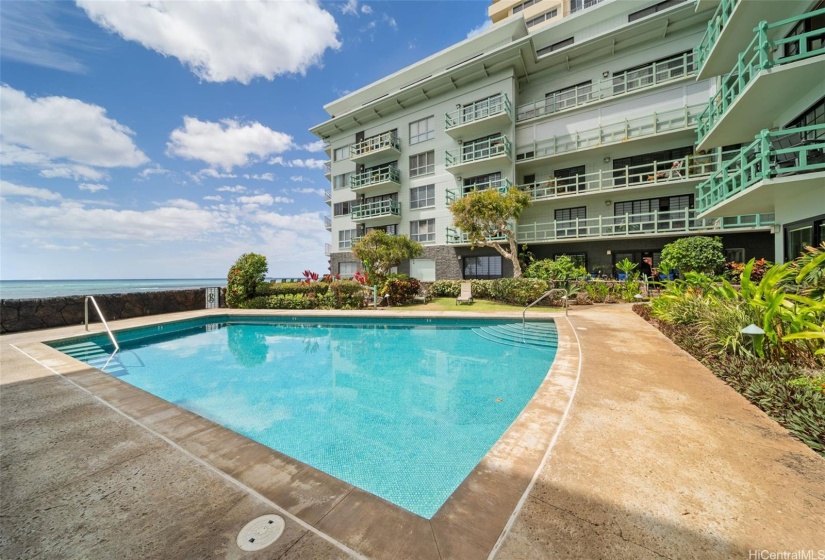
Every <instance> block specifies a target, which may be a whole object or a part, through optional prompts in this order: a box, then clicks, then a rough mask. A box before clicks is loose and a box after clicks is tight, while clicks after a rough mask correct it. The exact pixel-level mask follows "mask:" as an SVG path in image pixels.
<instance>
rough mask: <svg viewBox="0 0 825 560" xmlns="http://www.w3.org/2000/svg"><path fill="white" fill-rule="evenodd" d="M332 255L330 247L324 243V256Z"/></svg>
mask: <svg viewBox="0 0 825 560" xmlns="http://www.w3.org/2000/svg"><path fill="white" fill-rule="evenodd" d="M331 253H332V245H331V244H329V243H324V256H327V257H328V256H329V255H330V254H331Z"/></svg>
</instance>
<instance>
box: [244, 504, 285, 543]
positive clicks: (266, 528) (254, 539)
mask: <svg viewBox="0 0 825 560" xmlns="http://www.w3.org/2000/svg"><path fill="white" fill-rule="evenodd" d="M283 532H284V518H283V517H281V516H280V515H275V514H272V513H270V514H269V515H262V516H260V517H256V518H255V519H253V520H252V521H250V522H249V523H247V524H246V525H245V526H244V528H243V529H241V532H240V533H238V546H239V547H240V549H241V550H245V551H247V552H253V551H255V550H261V549H263V548H266V547H268V546H269V545H271V544H272V543H274V542H275V541H277V540H278V538H279V537H280V536H281V534H282V533H283Z"/></svg>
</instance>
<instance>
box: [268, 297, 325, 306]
mask: <svg viewBox="0 0 825 560" xmlns="http://www.w3.org/2000/svg"><path fill="white" fill-rule="evenodd" d="M318 303H319V299H318V298H315V297H308V296H306V295H304V294H283V295H278V296H269V297H267V298H266V309H315V308H316V307H317V306H318Z"/></svg>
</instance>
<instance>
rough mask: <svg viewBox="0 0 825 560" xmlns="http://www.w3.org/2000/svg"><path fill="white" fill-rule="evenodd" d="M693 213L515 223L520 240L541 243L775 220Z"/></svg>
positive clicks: (718, 229)
mask: <svg viewBox="0 0 825 560" xmlns="http://www.w3.org/2000/svg"><path fill="white" fill-rule="evenodd" d="M696 216H697V212H696V210H691V209H685V210H677V211H673V212H658V211H656V212H644V213H640V214H623V215H620V216H598V217H596V218H582V219H576V220H565V221H553V222H546V223H533V224H522V225H519V226H518V230H517V234H516V238H517V240H518V242H519V243H541V242H548V241H565V240H576V239H601V238H606V237H634V236H639V237H656V236H660V237H661V236H673V235H687V234H694V233H724V232H728V231H732V230H755V229H770V226H771V225H773V223H774V217H773V214H753V215H747V216H730V217H724V218H705V219H697V218H696Z"/></svg>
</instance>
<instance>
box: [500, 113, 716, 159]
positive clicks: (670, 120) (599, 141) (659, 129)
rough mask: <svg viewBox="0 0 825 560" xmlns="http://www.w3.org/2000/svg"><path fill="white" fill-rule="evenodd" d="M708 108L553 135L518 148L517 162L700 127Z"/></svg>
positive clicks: (646, 117)
mask: <svg viewBox="0 0 825 560" xmlns="http://www.w3.org/2000/svg"><path fill="white" fill-rule="evenodd" d="M704 108H705V105H689V106H686V107H683V108H681V109H674V110H672V111H664V112H661V113H653V114H651V115H648V116H644V117H639V118H636V119H626V120H623V121H619V122H616V123H611V124H605V125H602V126H600V127H597V128H591V129H588V130H581V131H578V132H574V133H572V134H565V135H562V136H551V137H550V138H546V139H544V140H541V141H539V142H532V143H529V144H523V145H521V146H518V147H517V148H516V162H521V161H529V160H532V159H539V158H543V157H549V156H553V155H557V154H563V153H568V152H574V151H576V150H586V149H589V148H596V147H599V146H603V145H605V144H615V143H619V142H625V141H627V140H634V139H636V138H643V137H645V136H651V135H654V134H661V133H663V132H674V131H678V130H686V129H690V128H693V127H694V126H696V120H697V118H698V116H699V114H700V113H701V112H702V109H704Z"/></svg>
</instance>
